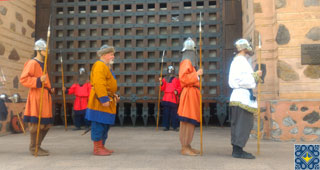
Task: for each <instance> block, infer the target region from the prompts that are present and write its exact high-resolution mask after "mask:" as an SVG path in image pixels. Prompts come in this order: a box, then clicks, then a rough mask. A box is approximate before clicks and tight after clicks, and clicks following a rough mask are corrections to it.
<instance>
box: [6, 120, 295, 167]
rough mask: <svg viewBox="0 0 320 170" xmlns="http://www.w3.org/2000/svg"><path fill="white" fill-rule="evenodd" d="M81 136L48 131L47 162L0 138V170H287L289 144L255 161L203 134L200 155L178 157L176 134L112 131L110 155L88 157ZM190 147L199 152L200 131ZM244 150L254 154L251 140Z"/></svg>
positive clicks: (20, 143) (265, 144)
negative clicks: (201, 153)
mask: <svg viewBox="0 0 320 170" xmlns="http://www.w3.org/2000/svg"><path fill="white" fill-rule="evenodd" d="M82 133H83V131H71V130H69V131H67V132H65V131H64V129H63V127H62V126H60V127H54V128H52V129H51V130H50V131H49V133H48V136H47V137H46V139H45V140H44V143H43V148H45V149H49V150H50V152H51V155H50V156H48V157H37V158H35V157H33V156H31V155H30V154H29V152H28V145H29V135H23V134H12V135H7V136H2V137H0V169H1V170H13V169H14V170H16V169H21V170H29V169H30V170H44V169H45V170H73V169H83V170H88V169H94V170H98V169H113V170H117V169H143V170H144V169H146V170H147V169H148V170H149V169H161V170H162V169H179V170H180V169H211V170H292V169H294V164H293V163H294V161H293V157H294V154H293V153H294V143H292V142H273V141H266V140H264V141H261V147H262V148H261V155H260V156H257V159H255V160H242V159H234V158H232V157H231V146H230V142H229V141H230V135H229V134H230V128H219V127H208V128H204V155H203V156H197V157H190V156H182V155H180V154H179V149H180V144H179V136H178V132H174V131H169V132H164V131H160V130H159V131H158V132H157V131H155V128H154V127H112V128H111V130H110V132H109V140H108V141H107V142H108V144H107V147H109V148H112V149H114V150H115V153H114V155H112V156H108V157H99V156H93V155H92V148H93V144H92V142H91V141H90V135H89V134H87V135H86V136H81V134H82ZM193 146H194V147H196V148H199V146H200V142H199V129H197V133H196V134H195V137H194V141H193ZM246 150H247V151H249V152H252V153H255V152H256V140H254V139H250V140H249V142H248V144H247V146H246Z"/></svg>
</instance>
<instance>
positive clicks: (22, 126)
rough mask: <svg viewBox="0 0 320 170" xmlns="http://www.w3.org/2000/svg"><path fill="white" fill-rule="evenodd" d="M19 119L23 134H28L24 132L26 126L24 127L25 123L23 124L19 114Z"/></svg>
mask: <svg viewBox="0 0 320 170" xmlns="http://www.w3.org/2000/svg"><path fill="white" fill-rule="evenodd" d="M17 117H18V120H19V124H20V126H21V129H22V131H23V134H26V131H25V130H24V125H23V122H22V120H21V117H20V115H19V113H17Z"/></svg>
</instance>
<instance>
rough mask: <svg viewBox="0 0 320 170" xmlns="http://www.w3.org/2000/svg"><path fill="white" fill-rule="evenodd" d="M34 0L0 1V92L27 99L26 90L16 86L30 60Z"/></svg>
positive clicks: (19, 85)
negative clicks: (1, 80)
mask: <svg viewBox="0 0 320 170" xmlns="http://www.w3.org/2000/svg"><path fill="white" fill-rule="evenodd" d="M34 30H35V0H28V1H24V0H14V1H1V2H0V37H1V39H0V76H1V70H2V71H3V73H4V75H5V78H6V81H5V84H4V85H0V93H6V94H7V95H9V96H11V95H12V94H14V93H19V94H20V95H21V97H22V98H24V99H26V98H27V92H28V90H27V89H26V88H24V87H23V86H22V85H21V84H20V83H19V77H20V74H21V71H22V68H23V65H24V63H25V62H26V61H27V60H28V59H30V58H31V57H33V55H34V51H33V44H34V38H33V37H34Z"/></svg>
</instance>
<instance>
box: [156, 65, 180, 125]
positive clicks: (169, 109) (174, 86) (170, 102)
mask: <svg viewBox="0 0 320 170" xmlns="http://www.w3.org/2000/svg"><path fill="white" fill-rule="evenodd" d="M167 71H168V75H167V76H166V77H165V78H164V79H162V78H160V79H159V80H160V82H161V91H163V92H164V95H163V98H162V102H161V105H162V106H163V116H162V126H163V127H164V129H163V130H164V131H168V130H169V128H170V118H171V125H172V128H173V129H174V130H175V131H178V127H179V119H178V114H177V110H178V103H179V94H180V93H181V90H182V89H181V86H180V81H179V79H178V78H176V77H175V75H174V73H175V72H174V67H173V66H169V67H168V70H167Z"/></svg>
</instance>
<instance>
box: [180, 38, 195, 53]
mask: <svg viewBox="0 0 320 170" xmlns="http://www.w3.org/2000/svg"><path fill="white" fill-rule="evenodd" d="M195 49H196V43H195V42H194V41H193V40H192V39H191V38H190V37H189V38H188V39H186V40H185V41H184V43H183V49H182V52H183V51H186V50H193V51H194V50H195Z"/></svg>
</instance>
